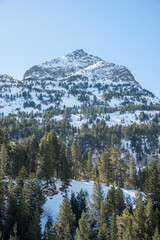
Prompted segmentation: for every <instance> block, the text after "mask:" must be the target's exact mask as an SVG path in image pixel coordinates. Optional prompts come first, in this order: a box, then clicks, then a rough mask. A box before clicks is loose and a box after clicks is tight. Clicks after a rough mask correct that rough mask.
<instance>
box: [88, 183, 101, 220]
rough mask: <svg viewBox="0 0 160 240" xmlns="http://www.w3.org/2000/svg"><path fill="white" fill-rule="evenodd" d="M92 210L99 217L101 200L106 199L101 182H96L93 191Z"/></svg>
mask: <svg viewBox="0 0 160 240" xmlns="http://www.w3.org/2000/svg"><path fill="white" fill-rule="evenodd" d="M91 197H92V201H93V203H92V212H93V215H94V216H95V218H96V219H98V217H99V211H100V207H101V202H102V201H103V199H104V192H103V190H102V184H101V183H99V182H94V184H93V193H92V196H91Z"/></svg>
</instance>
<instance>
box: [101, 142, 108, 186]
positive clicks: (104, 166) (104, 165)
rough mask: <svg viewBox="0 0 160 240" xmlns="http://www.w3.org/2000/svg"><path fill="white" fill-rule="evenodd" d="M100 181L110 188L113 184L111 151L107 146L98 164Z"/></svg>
mask: <svg viewBox="0 0 160 240" xmlns="http://www.w3.org/2000/svg"><path fill="white" fill-rule="evenodd" d="M98 171H99V176H100V180H101V181H102V182H103V183H105V184H106V185H107V186H109V184H110V182H111V149H110V147H109V146H108V145H107V146H106V147H105V149H104V152H103V153H102V154H101V157H100V160H99V162H98Z"/></svg>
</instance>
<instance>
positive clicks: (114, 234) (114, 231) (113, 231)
mask: <svg viewBox="0 0 160 240" xmlns="http://www.w3.org/2000/svg"><path fill="white" fill-rule="evenodd" d="M117 233H118V228H117V222H116V214H115V213H114V212H113V214H112V220H111V229H110V239H111V240H116V239H117Z"/></svg>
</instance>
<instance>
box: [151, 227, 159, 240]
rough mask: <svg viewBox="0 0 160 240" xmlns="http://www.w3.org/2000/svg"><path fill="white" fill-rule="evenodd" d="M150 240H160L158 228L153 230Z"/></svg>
mask: <svg viewBox="0 0 160 240" xmlns="http://www.w3.org/2000/svg"><path fill="white" fill-rule="evenodd" d="M152 240H160V234H159V232H158V227H156V230H155V233H154V235H153V238H152Z"/></svg>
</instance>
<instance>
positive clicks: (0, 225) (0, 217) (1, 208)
mask: <svg viewBox="0 0 160 240" xmlns="http://www.w3.org/2000/svg"><path fill="white" fill-rule="evenodd" d="M4 215H5V186H4V180H3V176H2V173H1V170H0V231H1V232H2V233H3V229H4Z"/></svg>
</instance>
